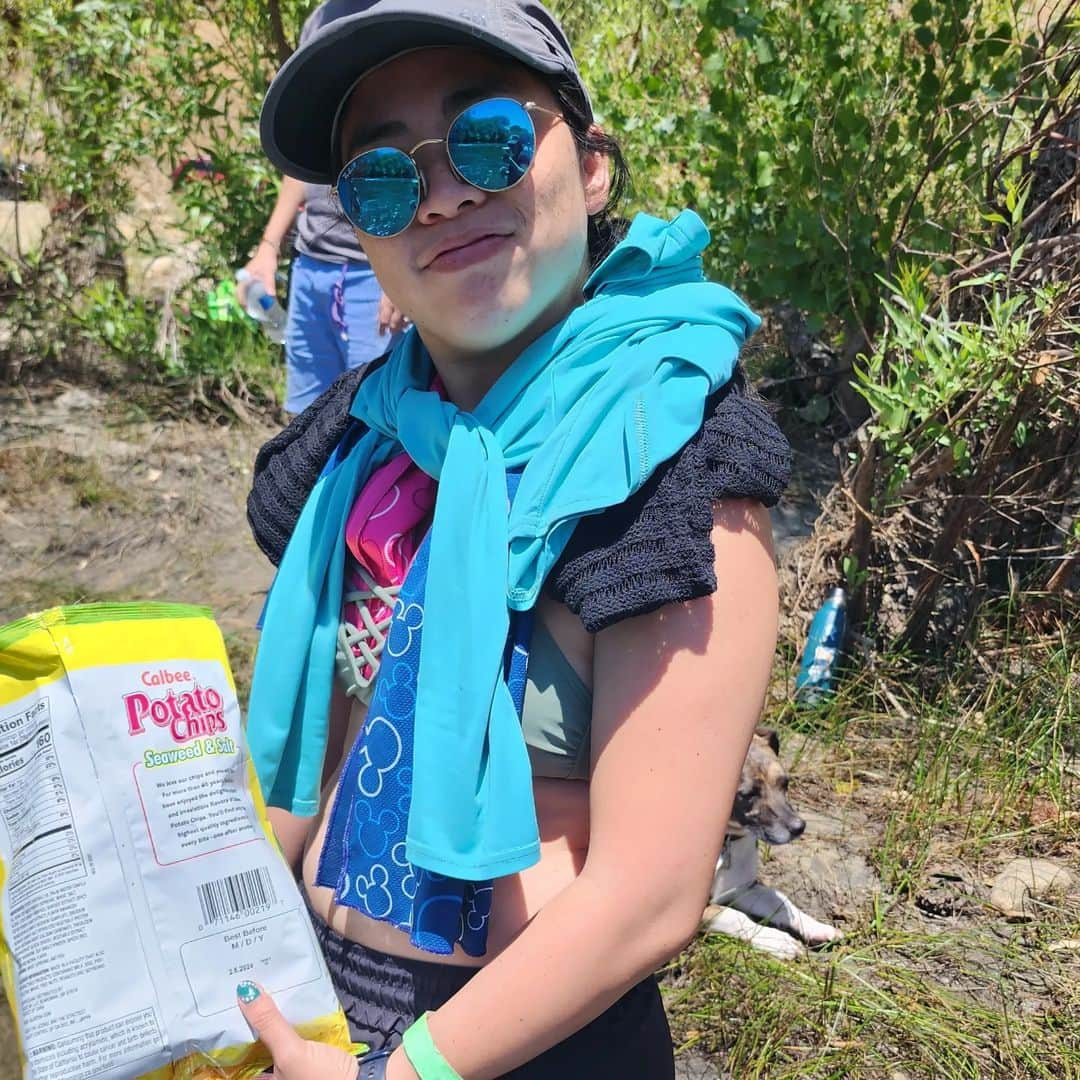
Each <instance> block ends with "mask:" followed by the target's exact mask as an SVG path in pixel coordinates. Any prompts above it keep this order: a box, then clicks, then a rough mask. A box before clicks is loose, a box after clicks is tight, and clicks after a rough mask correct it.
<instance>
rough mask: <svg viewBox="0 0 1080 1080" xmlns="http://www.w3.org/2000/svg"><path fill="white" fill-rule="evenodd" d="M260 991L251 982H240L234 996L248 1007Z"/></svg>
mask: <svg viewBox="0 0 1080 1080" xmlns="http://www.w3.org/2000/svg"><path fill="white" fill-rule="evenodd" d="M261 993H262V991H261V990H260V989H259V988H258V987H257V986H256V985H255V984H254V983H253V982H242V983H240V985H239V986H237V988H236V996H237V997H238V998H239V999H240V1000H241V1001H242V1002H243V1003H244V1004H245V1005H250V1004H251V1003H252V1002H253V1001H254V1000H255V999H256V998H257V997H258V996H259V995H260V994H261Z"/></svg>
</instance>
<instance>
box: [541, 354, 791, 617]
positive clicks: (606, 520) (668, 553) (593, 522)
mask: <svg viewBox="0 0 1080 1080" xmlns="http://www.w3.org/2000/svg"><path fill="white" fill-rule="evenodd" d="M705 416H706V420H705V422H704V423H703V424H702V426H701V429H700V431H699V432H698V433H697V435H695V436H694V437H693V438H692V439H691V440H690V441H689V442H688V443H687V444H686V446H684V447H683V449H682V450H681V451H680V452H679V453H678V454H677V455H675V457H673V458H671V459H669V460H668V461H666V462H664V464H663V465H661V466H660V467H659V468H658V469H657V470H656V471H655V472H654V473H653V474H652V476H650V477H649V479H648V481H647V482H646V483H645V484H644V485H643V486H642V488H641V490H640V491H638V492H636V493H635V494H634V495H633V496H631V497H630V498H629V499H628V500H627V501H626V502H624V503H623V504H622V505H620V506H615V507H611V508H610V509H607V510H604V511H602V512H601V513H599V514H594V515H592V516H590V517H586V518H582V520H581V521H580V522H579V523H578V526H577V528H576V529H575V530H574V534H573V536H572V537H571V538H570V542H569V544H568V545H567V547H566V549H565V551H564V552H563V554H562V557H561V558H560V559H559V561H558V563H556V565H555V567H554V569H553V570H552V572H551V576H550V578H549V585H550V587H551V589H552V591H553V593H554V595H555V597H556V599H558V600H559V601H561V602H562V603H564V604H566V605H567V607H569V608H570V610H571V611H573V612H575V613H576V614H577V615H579V616H580V617H581V621H582V623H583V624H584V626H585V629H586V630H588V631H589V632H590V633H596V632H597V631H599V630H603V629H604V628H605V627H607V626H611V625H613V624H614V623H617V622H620V621H621V620H623V619H627V618H630V617H631V616H634V615H644V614H645V613H646V612H649V611H655V610H656V609H657V608H659V607H662V606H663V605H665V604H671V603H678V602H682V601H685V600H693V599H695V598H697V597H699V596H708V595H709V594H710V593H712V592H715V591H716V571H715V568H714V558H715V552H714V550H713V546H712V540H711V533H712V524H713V515H712V507H713V503H714V502H715V501H716V500H717V499H723V498H731V499H755V500H757V501H759V502H761V503H763V504H764V505H765V506H773V505H775V503H776V502H777V500H778V499H779V498H780V495H781V494H782V493H783V491H784V488H785V487H786V486H787V481H788V476H789V474H790V471H791V448H790V446H789V445H788V441H787V439H785V438H784V435H783V433H782V432H781V431H780V429H779V427H778V426H777V424H776V422H775V421H774V420H773V418H772V416H771V415H770V414H769V412H768V410H767V409H766V407H765V405H764V403H763V402H762V401H760V400H759V399H757V398H755V397H752V396H750V395H749V394H748V393H747V390H746V384H745V380H744V378H743V376H742V374H741V372H737V373H736V376H735V378H733V379H732V380H731V381H730V382H729V383H727V384H726V385H725V386H724V387H722V388H721V389H720V390H719V391H717V393H715V394H714V395H712V397H710V398H709V400H708V402H707V403H706V409H705Z"/></svg>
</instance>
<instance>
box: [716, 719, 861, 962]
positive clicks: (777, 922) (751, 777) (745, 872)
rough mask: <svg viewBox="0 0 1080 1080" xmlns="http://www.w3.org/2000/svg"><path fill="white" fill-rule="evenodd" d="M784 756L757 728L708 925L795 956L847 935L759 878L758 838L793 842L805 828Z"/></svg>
mask: <svg viewBox="0 0 1080 1080" xmlns="http://www.w3.org/2000/svg"><path fill="white" fill-rule="evenodd" d="M779 753H780V739H779V736H778V735H777V734H776V732H775V731H773V730H772V729H771V728H762V727H759V728H758V729H757V730H756V731H755V732H754V737H753V739H752V740H751V743H750V749H749V751H748V752H747V755H746V760H745V761H744V762H743V767H742V776H741V778H740V780H739V789H738V791H737V792H736V794H735V805H734V807H733V808H732V811H731V818H730V821H729V823H728V829H727V835H726V836H725V838H724V847H723V850H722V851H721V853H720V859H719V861H718V862H717V864H716V873H715V874H714V876H713V885H712V892H711V894H710V896H709V906H708V907H707V908H706V909H705V914H704V916H703V918H702V929H704V930H706V931H708V932H711V933H717V934H729V935H730V936H731V937H735V938H739V939H740V940H741V941H747V942H749V943H750V944H751V945H753V946H754V947H755V948H757V949H761V950H763V951H764V952H767V953H769V955H770V956H774V957H776V958H777V959H780V960H793V959H795V957H797V956H802V955H803V954H804V953H805V952H806V946H807V945H810V946H815V945H826V944H828V943H829V942H831V941H836V939H837V938H839V937H840V936H841V933H840V931H839V930H837V929H836V927H835V926H829V925H828V924H827V923H823V922H819V921H818V920H817V919H814V918H812V917H811V916H809V915H807V914H806V913H805V912H803V911H800V910H799V909H798V908H797V907H796V906H795V905H794V904H793V903H792V902H791V901H790V900H789V899H788V898H787V897H786V896H784V894H783V893H781V892H778V891H777V890H776V889H770V888H768V886H766V885H762V884H761V883H760V882H759V881H758V879H757V878H758V849H757V845H758V840H764V841H765V842H766V843H769V844H777V845H779V844H789V843H791V841H793V840H798V838H799V837H800V836H802V834H803V831H804V830H805V829H806V822H805V821H803V819H802V818H801V817H799V815H798V814H797V813H795V810H794V808H793V807H792V805H791V803H790V802H788V797H787V787H788V774H787V771H786V770H785V769H784V767H783V765H781V764H780V757H779ZM755 920H756V921H755Z"/></svg>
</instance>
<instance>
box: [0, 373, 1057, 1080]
mask: <svg viewBox="0 0 1080 1080" xmlns="http://www.w3.org/2000/svg"><path fill="white" fill-rule="evenodd" d="M275 430H277V429H276V428H275V427H274V426H272V425H270V424H268V423H257V424H252V425H246V426H231V427H226V426H218V425H212V424H205V423H204V424H199V423H190V422H172V421H169V422H148V421H146V420H145V419H143V418H140V416H139V414H138V412H137V410H136V409H135V408H134V407H133V406H130V405H128V404H126V403H124V402H122V401H118V400H115V399H109V398H107V397H106V396H104V395H103V394H102V393H100V392H97V391H92V390H88V389H85V388H82V387H78V388H76V387H70V386H62V385H61V386H55V387H53V388H51V390H50V391H49V392H48V393H43V394H39V395H38V396H36V397H34V398H31V397H30V396H28V395H27V394H26V393H25V392H22V391H18V390H2V391H0V552H2V553H3V554H2V559H3V563H2V569H3V574H2V577H0V625H2V624H4V623H6V622H8V621H10V620H12V619H15V618H18V617H20V616H22V615H24V614H26V613H28V612H30V611H33V610H38V609H41V608H44V607H48V606H51V605H53V604H58V603H73V602H77V601H80V600H102V599H162V600H172V601H183V602H191V603H199V604H205V605H208V606H210V607H211V608H212V609H213V610H214V612H215V614H216V617H217V619H218V622H219V624H220V626H221V628H222V630H223V632H224V633H225V635H226V640H227V642H228V645H229V649H230V656H231V658H232V661H233V665H234V669H235V670H236V673H237V675H238V679H239V682H240V686H241V694H242V696H244V693H245V690H246V679H247V677H248V672H249V669H250V661H251V656H252V653H253V648H254V643H255V640H256V634H255V631H254V623H255V620H256V618H257V616H258V613H259V611H260V609H261V605H262V601H263V598H264V595H265V591H266V589H267V587H268V585H269V582H270V577H271V568H270V566H269V563H268V562H267V561H266V559H265V558H264V557H263V556H262V554H261V553H260V552H259V551H258V550H257V548H256V547H255V545H254V543H253V541H252V539H251V537H250V533H249V531H248V528H247V525H246V520H245V517H244V499H245V496H246V493H247V489H248V485H249V482H250V475H251V463H252V461H253V459H254V455H255V451H256V449H257V448H258V446H259V445H260V444H261V443H262V442H263V441H264V440H265V439H266V438H268V437H269V436H270V435H271V434H273V432H274V431H275ZM811 464H812V463H811ZM802 471H803V473H804V475H803V479H802V481H801V482H800V483H798V484H796V485H795V488H794V490H795V491H796V493H797V494H796V497H795V499H794V501H789V502H788V503H786V504H784V505H782V507H781V508H780V510H779V512H778V513H777V515H776V516H775V522H776V525H777V527H778V529H779V531H780V533H781V543H780V547H781V549H784V548H785V547H786V545H787V544H789V543H791V542H792V540H793V538H794V537H795V536H797V535H798V534H799V533H800V532H804V531H805V530H806V528H807V526H808V524H809V520H810V518H812V506H813V502H814V496H815V492H816V491H817V490H819V489H820V486H821V484H822V482H823V481H824V479H825V477H826V474H827V473H828V466H827V464H825V465H823V464H822V463H821V462H820V461H819V462H818V463H817V464H816V465H813V467H811V466H810V465H807V467H806V468H804V469H803V470H802ZM783 750H784V757H785V759H788V760H789V761H797V762H798V765H797V769H796V774H797V775H796V780H795V783H794V784H793V788H792V790H793V794H794V795H795V798H796V801H797V802H798V803H799V806H800V809H801V810H802V811H803V812H804V814H805V816H806V817H807V820H808V823H809V827H808V829H807V834H806V837H805V838H804V839H803V840H802V841H801V842H800V843H798V844H795V845H791V846H789V847H785V848H778V849H773V851H772V852H771V854H770V856H769V858H768V860H767V862H766V864H765V866H766V871H765V872H766V873H767V875H768V877H767V880H768V881H769V883H770V884H771V885H774V886H778V887H780V888H782V889H784V890H785V891H786V892H788V894H789V895H790V896H791V897H792V898H793V899H794V900H796V902H797V903H798V904H799V905H800V906H802V907H804V908H805V909H806V910H808V911H810V912H812V913H813V914H815V915H816V916H818V917H821V918H824V919H828V920H831V921H834V922H835V923H836V924H837V925H839V926H840V927H841V928H842V929H845V930H849V929H851V928H854V927H856V926H857V925H859V924H860V922H861V921H863V922H864V921H865V920H866V919H867V912H868V911H869V910H870V909H871V906H872V905H873V903H874V901H875V897H876V896H877V894H878V892H879V891H880V883H879V882H878V881H877V878H876V876H875V872H874V869H873V858H872V852H873V849H874V847H875V845H876V844H878V843H879V841H880V839H881V835H882V833H883V830H884V828H885V821H886V818H887V814H888V807H889V806H890V805H892V804H893V803H895V799H896V797H897V796H896V791H895V787H894V785H895V781H894V780H892V779H890V777H889V775H888V768H887V763H886V762H885V761H884V760H882V761H881V762H880V763H879V764H878V766H877V767H872V766H871V765H869V764H867V763H866V762H865V761H857V760H854V759H852V758H850V757H848V758H845V757H844V755H843V753H837V752H835V751H833V752H826V751H823V750H822V748H821V747H820V746H818V745H817V744H815V743H814V742H813V741H811V740H809V739H806V738H804V737H800V736H791V737H789V738H788V740H787V742H786V743H785V746H784V748H783ZM930 869H931V870H940V873H939V874H938V876H937V877H935V876H934V874H933V873H931V874H930V875H929V876H928V879H927V880H929V881H930V882H931V886H930V887H929V888H928V889H927V890H924V892H925V895H923V896H922V897H921V898H916V901H915V903H913V904H911V905H908V906H907V907H906V908H905V911H904V914H903V919H904V920H907V921H908V922H909V923H910V924H911V925H913V926H914V925H923V926H925V925H931V924H933V925H935V926H937V927H939V928H940V926H941V925H942V924H943V920H944V921H945V923H946V924H948V925H955V926H956V927H957V928H958V929H960V928H965V927H966V928H969V929H970V928H971V927H974V926H975V925H976V921H975V920H974V914H975V913H977V911H978V910H979V903H977V901H979V898H980V897H984V896H985V893H986V888H985V881H986V879H987V876H988V874H989V873H990V872H991V871H992V870H993V867H971V866H967V867H958V866H956V865H954V864H946V863H942V865H941V866H940V867H931V868H930ZM935 890H936V891H935ZM920 900H922V901H923V902H922V903H920ZM979 902H981V901H979ZM993 932H994V933H997V932H998V930H997V929H996V928H994V929H993ZM986 933H987V934H988V935H989V934H990V933H991V929H987V930H986ZM1022 974H1023V979H1022V980H1021V981H1020V983H1016V985H1018V986H1021V987H1026V988H1027V989H1026V990H1022V992H1023V993H1025V994H1026V995H1027V997H1028V998H1029V999H1030V1003H1029V1004H1028V1005H1027V1006H1026V1008H1028V1010H1029V1011H1030V1010H1039V1009H1041V1008H1042V1007H1043V1005H1044V1004H1045V1002H1046V1001H1047V1000H1049V999H1050V998H1052V997H1053V995H1054V994H1057V993H1059V992H1060V987H1058V986H1056V985H1052V986H1047V985H1045V983H1046V979H1047V978H1048V977H1049V973H1047V972H1040V971H1037V970H1032V971H1029V972H1025V973H1022ZM942 977H943V978H946V977H947V973H943V976H942ZM1055 978H1056V976H1055ZM1018 992H1021V991H1018ZM680 1069H681V1075H682V1076H684V1077H691V1076H693V1077H698V1076H716V1075H717V1072H716V1067H715V1066H710V1064H709V1063H708V1061H706V1060H705V1059H703V1058H700V1057H695V1056H694V1055H693V1054H692V1053H689V1052H688V1053H687V1054H686V1055H685V1056H684V1058H683V1059H682V1062H681V1066H680ZM18 1076H19V1066H18V1061H17V1054H16V1052H15V1049H14V1042H13V1037H12V1033H11V1028H10V1019H9V1017H8V1015H7V1013H6V1010H0V1080H16V1078H17V1077H18Z"/></svg>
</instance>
